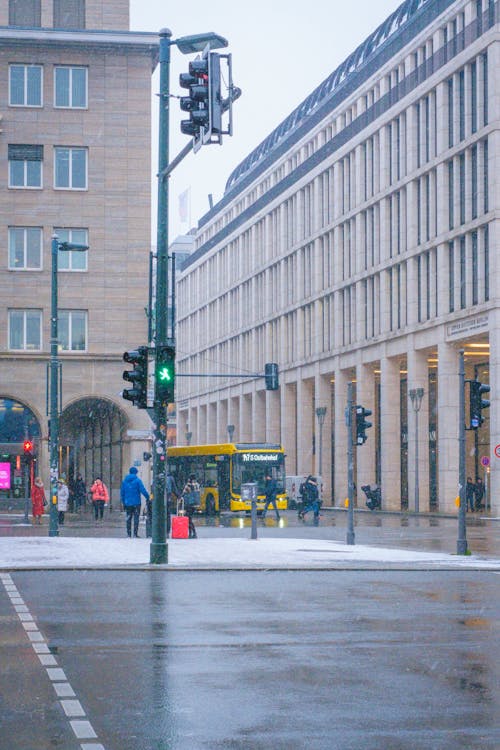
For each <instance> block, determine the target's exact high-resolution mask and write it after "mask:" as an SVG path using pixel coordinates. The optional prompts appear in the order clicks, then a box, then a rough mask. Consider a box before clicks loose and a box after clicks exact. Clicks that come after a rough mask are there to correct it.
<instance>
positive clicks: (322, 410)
mask: <svg viewBox="0 0 500 750" xmlns="http://www.w3.org/2000/svg"><path fill="white" fill-rule="evenodd" d="M316 416H317V418H318V424H319V462H318V474H319V476H320V477H322V476H323V468H322V466H323V465H322V456H323V425H324V424H325V417H326V406H318V408H317V409H316Z"/></svg>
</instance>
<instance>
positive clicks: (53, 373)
mask: <svg viewBox="0 0 500 750" xmlns="http://www.w3.org/2000/svg"><path fill="white" fill-rule="evenodd" d="M88 249H89V247H88V245H82V244H80V243H78V242H60V240H59V237H58V236H57V234H53V235H52V245H51V251H52V283H51V311H50V381H49V382H50V409H49V454H50V504H49V536H59V528H58V514H57V480H58V479H59V456H58V454H59V398H60V394H59V376H60V365H59V361H58V357H57V354H58V352H57V348H58V344H59V341H58V337H57V315H58V311H57V260H58V254H59V250H77V251H79V252H85V251H86V250H88Z"/></svg>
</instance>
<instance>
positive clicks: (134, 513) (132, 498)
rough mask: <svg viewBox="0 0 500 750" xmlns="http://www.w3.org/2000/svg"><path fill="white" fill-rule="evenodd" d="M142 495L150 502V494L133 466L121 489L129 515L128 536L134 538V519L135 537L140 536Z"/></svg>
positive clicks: (122, 498) (122, 499)
mask: <svg viewBox="0 0 500 750" xmlns="http://www.w3.org/2000/svg"><path fill="white" fill-rule="evenodd" d="M141 495H143V497H145V498H146V502H147V501H148V500H149V492H148V491H147V489H146V488H145V487H144V484H143V483H142V480H141V479H140V478H139V477H138V476H137V469H136V468H135V466H131V467H130V469H129V470H128V474H127V476H126V477H125V479H124V480H123V482H122V486H121V489H120V497H121V501H122V503H123V507H124V508H125V511H126V513H127V536H132V518H133V519H134V536H135V537H138V536H139V517H140V515H141Z"/></svg>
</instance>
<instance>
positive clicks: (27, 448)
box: [23, 440, 33, 456]
mask: <svg viewBox="0 0 500 750" xmlns="http://www.w3.org/2000/svg"><path fill="white" fill-rule="evenodd" d="M23 451H24V455H25V456H31V454H32V453H33V441H32V440H25V441H24V443H23Z"/></svg>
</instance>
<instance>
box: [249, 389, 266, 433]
mask: <svg viewBox="0 0 500 750" xmlns="http://www.w3.org/2000/svg"><path fill="white" fill-rule="evenodd" d="M252 412H253V413H252V442H253V443H264V442H265V440H266V391H265V390H261V391H255V392H254V394H253V410H252Z"/></svg>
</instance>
